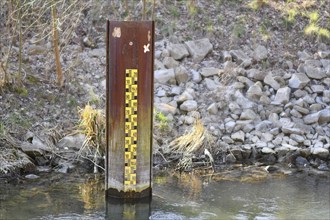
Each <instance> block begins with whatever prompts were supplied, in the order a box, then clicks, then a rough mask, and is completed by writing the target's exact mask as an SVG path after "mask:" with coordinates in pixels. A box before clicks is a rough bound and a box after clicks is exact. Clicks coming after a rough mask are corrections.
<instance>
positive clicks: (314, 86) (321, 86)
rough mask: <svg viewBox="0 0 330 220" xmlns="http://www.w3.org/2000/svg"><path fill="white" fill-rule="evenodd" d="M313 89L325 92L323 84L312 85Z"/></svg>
mask: <svg viewBox="0 0 330 220" xmlns="http://www.w3.org/2000/svg"><path fill="white" fill-rule="evenodd" d="M311 89H312V91H313V92H314V93H323V91H324V89H325V88H324V86H323V85H312V86H311Z"/></svg>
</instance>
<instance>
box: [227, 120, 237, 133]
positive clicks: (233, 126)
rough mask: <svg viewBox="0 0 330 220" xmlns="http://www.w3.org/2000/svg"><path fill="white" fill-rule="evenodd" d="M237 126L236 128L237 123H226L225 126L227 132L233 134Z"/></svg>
mask: <svg viewBox="0 0 330 220" xmlns="http://www.w3.org/2000/svg"><path fill="white" fill-rule="evenodd" d="M235 126H236V122H234V121H229V122H226V124H225V128H226V132H227V133H231V132H232V131H233V130H234V128H235Z"/></svg>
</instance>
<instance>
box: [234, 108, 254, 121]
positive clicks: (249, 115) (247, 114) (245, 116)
mask: <svg viewBox="0 0 330 220" xmlns="http://www.w3.org/2000/svg"><path fill="white" fill-rule="evenodd" d="M257 117H258V116H257V114H256V113H255V112H254V111H253V110H252V109H245V110H244V111H243V112H242V114H241V116H240V118H239V119H240V120H255V119H256V118H257Z"/></svg>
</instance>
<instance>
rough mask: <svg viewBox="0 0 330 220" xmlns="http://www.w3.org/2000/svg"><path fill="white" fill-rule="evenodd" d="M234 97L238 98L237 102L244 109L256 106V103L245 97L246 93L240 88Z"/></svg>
mask: <svg viewBox="0 0 330 220" xmlns="http://www.w3.org/2000/svg"><path fill="white" fill-rule="evenodd" d="M234 97H235V99H236V103H237V104H239V105H240V106H241V107H242V109H247V108H250V109H251V108H253V107H254V106H255V103H253V102H251V101H250V100H248V99H247V98H245V97H244V95H243V94H242V93H241V92H240V91H238V90H237V91H236V92H235V94H234Z"/></svg>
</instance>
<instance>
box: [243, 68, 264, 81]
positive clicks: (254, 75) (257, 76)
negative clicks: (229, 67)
mask: <svg viewBox="0 0 330 220" xmlns="http://www.w3.org/2000/svg"><path fill="white" fill-rule="evenodd" d="M247 76H248V77H249V78H250V79H254V80H260V81H263V80H264V78H265V74H264V72H261V71H260V70H257V69H249V70H248V71H247Z"/></svg>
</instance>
